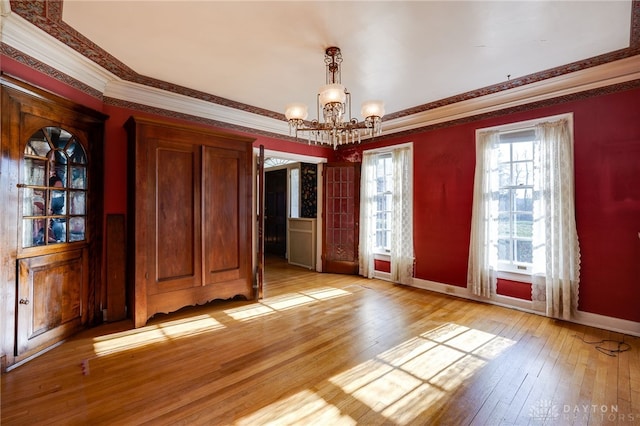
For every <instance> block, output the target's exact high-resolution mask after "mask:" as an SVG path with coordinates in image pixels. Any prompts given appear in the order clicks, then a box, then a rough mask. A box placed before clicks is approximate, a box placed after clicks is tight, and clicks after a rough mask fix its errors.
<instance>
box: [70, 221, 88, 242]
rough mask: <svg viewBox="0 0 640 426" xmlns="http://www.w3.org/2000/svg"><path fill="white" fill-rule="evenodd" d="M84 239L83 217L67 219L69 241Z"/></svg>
mask: <svg viewBox="0 0 640 426" xmlns="http://www.w3.org/2000/svg"><path fill="white" fill-rule="evenodd" d="M82 240H84V217H72V218H71V219H69V241H82Z"/></svg>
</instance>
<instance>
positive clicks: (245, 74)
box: [63, 0, 632, 116]
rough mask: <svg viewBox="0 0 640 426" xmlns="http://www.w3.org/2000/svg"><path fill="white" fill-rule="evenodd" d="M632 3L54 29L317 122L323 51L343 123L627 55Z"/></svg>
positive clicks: (240, 10)
mask: <svg viewBox="0 0 640 426" xmlns="http://www.w3.org/2000/svg"><path fill="white" fill-rule="evenodd" d="M631 9H632V2H631V1H630V0H625V1H622V0H608V1H543V0H539V1H441V2H436V1H384V2H378V1H354V2H344V1H329V2H318V1H295V2H294V1H282V2H273V1H258V2H249V1H178V0H174V1H159V0H155V1H154V0H141V1H115V0H112V1H107V0H65V1H64V3H63V21H65V22H66V23H67V24H69V25H70V26H71V27H73V28H74V29H75V30H77V31H78V32H80V33H81V34H82V35H84V36H85V37H87V38H88V39H89V40H91V41H92V42H94V43H95V44H97V45H98V46H100V47H101V48H102V49H104V50H106V51H107V52H109V53H110V54H111V55H113V56H114V57H115V58H117V59H118V60H120V61H121V62H123V63H124V64H125V65H127V66H128V67H130V68H131V69H133V70H134V71H135V72H137V73H139V74H141V75H144V76H147V77H152V78H155V79H159V80H162V81H166V82H169V83H173V84H177V85H181V86H184V87H187V88H190V89H196V90H199V91H202V92H205V93H209V94H212V95H216V96H220V97H223V98H227V99H229V100H232V101H235V102H240V103H244V104H247V105H250V106H253V107H259V108H264V109H267V110H270V111H275V112H283V111H284V108H285V105H286V104H287V103H289V102H292V101H301V102H305V103H307V104H309V105H310V115H313V114H315V108H313V105H315V102H316V98H315V94H316V92H317V89H318V87H319V86H320V85H322V84H324V83H325V66H324V50H325V48H326V47H328V46H332V45H334V46H338V47H340V48H341V50H342V55H343V59H344V61H343V63H342V83H343V84H344V85H345V86H346V87H347V88H348V89H349V91H350V92H351V93H352V98H353V109H354V111H353V113H354V115H356V116H357V115H359V109H360V107H359V105H360V103H361V102H362V101H364V100H367V99H382V100H384V101H385V104H386V110H387V113H392V112H398V111H402V110H405V109H408V108H413V107H417V106H419V105H423V104H426V103H429V102H432V101H436V100H440V99H443V98H446V97H449V96H454V95H458V94H462V93H465V92H468V91H471V90H475V89H479V88H482V87H486V86H490V85H493V84H497V83H500V82H504V81H506V80H508V79H517V78H519V77H523V76H526V75H529V74H534V73H538V72H541V71H544V70H548V69H550V68H554V67H558V66H563V65H566V64H569V63H572V62H575V61H580V60H584V59H587V58H591V57H594V56H597V55H601V54H604V53H608V52H612V51H615V50H617V49H624V48H627V47H629V40H630V22H631Z"/></svg>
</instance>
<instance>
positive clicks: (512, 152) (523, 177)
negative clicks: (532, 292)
mask: <svg viewBox="0 0 640 426" xmlns="http://www.w3.org/2000/svg"><path fill="white" fill-rule="evenodd" d="M535 137H536V135H535V129H533V128H532V129H525V130H520V131H516V132H505V133H500V136H499V143H498V146H497V147H496V149H493V150H492V156H494V157H495V158H493V159H492V160H493V161H492V164H496V165H497V167H496V168H495V169H494V170H493V171H492V176H491V177H492V179H491V180H492V190H493V194H494V195H493V196H494V197H495V198H497V200H498V202H497V203H494V204H493V206H494V207H495V208H494V210H493V212H492V215H493V216H495V217H497V218H498V241H497V243H498V262H499V263H498V266H499V269H502V270H509V271H521V272H524V271H529V270H530V269H531V264H532V262H533V243H532V241H533V197H534V187H533V175H534V173H533V169H534V161H533V160H534V146H535V144H534V141H535Z"/></svg>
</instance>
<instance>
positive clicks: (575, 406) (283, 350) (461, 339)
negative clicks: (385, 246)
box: [1, 259, 640, 425]
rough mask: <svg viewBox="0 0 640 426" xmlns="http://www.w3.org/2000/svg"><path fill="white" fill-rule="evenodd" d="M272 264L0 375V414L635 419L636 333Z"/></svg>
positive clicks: (427, 421)
mask: <svg viewBox="0 0 640 426" xmlns="http://www.w3.org/2000/svg"><path fill="white" fill-rule="evenodd" d="M268 265H269V266H268V268H267V273H266V277H265V278H266V286H265V298H264V300H262V301H260V302H246V301H231V302H224V303H212V304H209V305H206V306H200V307H195V308H189V309H185V310H183V311H181V312H177V313H174V314H171V315H160V316H157V317H156V318H153V319H152V320H151V321H150V322H149V323H148V325H147V326H146V327H144V328H141V329H137V330H133V329H131V323H129V322H121V323H115V324H107V325H103V326H100V327H96V328H93V329H91V330H87V331H85V332H83V333H81V334H80V335H78V336H76V337H75V338H73V339H71V340H69V341H67V342H65V343H64V344H62V345H61V346H59V347H57V348H54V349H52V350H51V351H49V352H47V353H45V354H43V355H42V356H40V357H38V358H36V359H34V360H32V361H30V362H28V363H26V364H25V365H22V366H20V367H17V368H16V369H14V370H13V371H10V372H9V373H7V374H4V375H2V416H1V420H2V424H3V425H36V424H76V425H88V424H91V425H138V424H149V425H164V424H181V425H218V424H237V425H266V424H273V425H287V424H300V425H310V424H317V425H354V424H360V425H381V424H385V425H414V424H415V425H431V424H443V425H467V424H472V425H500V424H505V425H528V424H531V425H537V424H549V425H570V424H575V425H601V424H602V425H605V424H606V425H613V424H624V425H627V424H629V425H639V424H640V356H639V349H640V339H639V338H636V337H631V336H625V335H621V334H618V333H612V332H608V331H604V330H600V329H595V328H590V327H584V326H579V325H575V324H570V323H565V322H559V321H554V320H551V319H548V318H544V317H541V316H537V315H532V314H528V313H523V312H520V311H516V310H510V309H505V308H500V307H496V306H491V305H486V304H482V303H475V302H469V301H465V300H461V299H457V298H454V297H449V296H446V295H440V294H436V293H431V292H427V291H423V290H417V289H411V288H407V287H402V286H395V285H392V284H390V283H387V282H383V281H378V280H368V279H363V278H360V277H353V276H341V275H331V274H316V273H313V272H308V271H306V270H304V269H301V268H297V267H290V266H287V265H286V264H284V263H282V262H274V261H273V260H272V259H270V260H269V264H268ZM601 340H613V341H624V342H625V343H627V344H629V345H630V346H631V349H630V350H629V351H626V352H622V353H617V354H615V355H616V356H610V355H607V354H605V353H603V352H602V351H599V350H598V349H596V346H598V345H595V344H589V343H587V342H594V341H601ZM599 346H601V347H604V348H614V349H615V348H617V347H618V346H617V344H615V343H611V342H605V343H602V344H601V345H599Z"/></svg>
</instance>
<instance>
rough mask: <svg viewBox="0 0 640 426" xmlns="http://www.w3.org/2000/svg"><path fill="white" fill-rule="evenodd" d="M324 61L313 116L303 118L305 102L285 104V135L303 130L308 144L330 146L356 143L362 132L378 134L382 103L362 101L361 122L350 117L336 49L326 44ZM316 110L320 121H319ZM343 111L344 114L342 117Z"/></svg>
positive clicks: (338, 52)
mask: <svg viewBox="0 0 640 426" xmlns="http://www.w3.org/2000/svg"><path fill="white" fill-rule="evenodd" d="M324 62H325V64H326V66H327V82H326V84H325V85H324V86H322V87H320V90H319V91H318V95H317V99H318V101H317V108H318V110H317V118H316V119H315V120H311V121H305V120H306V119H307V116H308V109H307V106H306V105H305V104H302V103H297V102H296V103H291V104H289V105H287V107H286V111H285V114H284V115H285V117H286V118H287V121H288V122H289V134H291V133H292V132H295V135H296V138H297V137H298V132H307V135H308V139H309V143H311V141H312V140H313V141H314V142H315V143H316V144H318V143H320V144H327V145H332V146H333V149H336V148H337V147H338V145H342V144H348V143H356V142H357V143H360V139H361V135H362V134H364V135H365V136H369V137H373V136H375V135H379V134H381V133H382V116H383V115H384V102H382V101H367V102H364V103H363V104H362V109H361V110H360V112H361V114H362V117H363V121H358V119H356V118H351V93H349V92H348V91H347V89H346V88H345V87H344V86H343V85H342V81H341V80H342V79H341V75H340V63H342V53H340V48H338V47H328V48H327V50H326V51H325V54H324ZM320 110H322V118H323V120H324V121H320ZM345 114H348V116H347V117H345Z"/></svg>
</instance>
